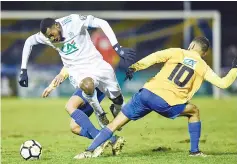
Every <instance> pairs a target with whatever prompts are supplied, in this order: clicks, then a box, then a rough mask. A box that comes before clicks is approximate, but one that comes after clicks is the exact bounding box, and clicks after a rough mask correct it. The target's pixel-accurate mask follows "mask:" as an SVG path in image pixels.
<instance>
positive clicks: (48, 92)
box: [41, 86, 54, 98]
mask: <svg viewBox="0 0 237 164" xmlns="http://www.w3.org/2000/svg"><path fill="white" fill-rule="evenodd" d="M53 90H54V88H52V87H50V86H49V87H47V88H45V90H44V92H43V93H42V95H41V96H42V97H43V98H45V97H48V96H49V95H50V93H51V92H52V91H53Z"/></svg>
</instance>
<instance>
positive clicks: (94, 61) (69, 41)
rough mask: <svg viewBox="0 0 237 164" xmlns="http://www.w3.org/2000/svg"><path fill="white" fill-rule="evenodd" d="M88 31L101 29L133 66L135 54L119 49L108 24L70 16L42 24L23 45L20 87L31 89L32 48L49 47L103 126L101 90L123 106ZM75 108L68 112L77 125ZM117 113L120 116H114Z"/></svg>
mask: <svg viewBox="0 0 237 164" xmlns="http://www.w3.org/2000/svg"><path fill="white" fill-rule="evenodd" d="M88 27H93V28H101V29H102V30H103V32H104V33H105V35H106V36H107V37H108V39H109V40H110V42H111V45H112V46H113V47H114V49H115V51H116V52H117V53H118V55H119V56H120V58H121V60H123V61H124V62H125V63H126V64H127V65H128V66H129V65H130V64H132V62H133V60H134V57H135V51H134V50H132V49H129V48H123V47H121V46H120V45H119V43H118V41H117V39H116V36H115V34H114V32H113V30H112V29H111V27H110V25H109V24H108V23H107V21H105V20H102V19H99V18H96V17H93V16H91V15H88V16H83V15H78V14H71V15H69V16H66V17H63V18H59V19H56V20H54V19H52V18H45V19H43V20H42V21H41V24H40V32H39V33H37V34H34V35H32V36H30V37H29V38H28V39H27V40H26V42H25V45H24V48H23V55H22V65H21V75H20V80H19V84H20V85H21V86H22V87H28V76H27V62H28V58H29V55H30V53H31V49H32V46H33V45H36V44H46V45H49V46H51V47H52V48H54V49H55V50H57V51H58V52H59V54H60V56H61V59H62V62H63V65H64V67H63V69H66V70H67V72H68V73H69V79H70V82H71V84H72V85H73V86H74V87H75V88H80V89H81V90H82V95H83V97H84V98H85V99H86V100H87V101H88V102H89V104H90V105H91V106H92V108H93V109H94V110H95V112H96V114H97V115H98V116H99V118H100V121H101V123H102V124H103V125H106V124H107V123H108V122H106V121H104V120H106V119H105V112H104V110H103V109H102V108H101V106H100V104H99V102H98V100H97V91H96V89H95V88H98V89H99V90H100V91H101V92H103V93H105V94H106V96H108V97H109V98H110V99H111V101H112V102H113V104H114V106H115V108H116V110H119V111H120V110H121V106H122V105H123V103H124V100H123V96H122V94H121V89H120V87H119V84H118V82H117V79H116V76H115V73H114V70H113V68H112V67H111V66H110V64H108V63H107V62H105V61H104V60H103V57H102V55H101V54H100V53H99V52H98V51H97V50H96V48H95V47H94V45H93V43H92V41H91V39H90V35H89V33H88V31H87V29H88ZM77 111H78V110H76V109H75V108H68V109H67V112H68V113H69V114H70V116H71V117H72V118H73V119H74V120H75V121H76V120H77V119H79V117H80V114H79V113H76V112H77ZM115 113H118V112H115Z"/></svg>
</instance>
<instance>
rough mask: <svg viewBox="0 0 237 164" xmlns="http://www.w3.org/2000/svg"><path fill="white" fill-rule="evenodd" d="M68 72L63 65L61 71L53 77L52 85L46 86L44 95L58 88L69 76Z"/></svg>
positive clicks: (46, 95)
mask: <svg viewBox="0 0 237 164" xmlns="http://www.w3.org/2000/svg"><path fill="white" fill-rule="evenodd" d="M68 75H69V74H68V72H67V69H66V68H65V67H63V68H62V69H61V71H60V73H59V74H58V75H57V76H56V77H55V78H54V79H53V81H52V82H51V83H50V85H49V86H48V87H47V88H45V90H44V91H43V93H42V97H43V98H45V97H48V96H49V95H50V93H51V92H52V91H53V90H54V89H56V88H57V87H58V86H59V85H60V84H61V83H62V82H63V81H64V80H66V79H67V78H68Z"/></svg>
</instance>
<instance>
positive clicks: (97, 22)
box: [84, 15, 118, 46]
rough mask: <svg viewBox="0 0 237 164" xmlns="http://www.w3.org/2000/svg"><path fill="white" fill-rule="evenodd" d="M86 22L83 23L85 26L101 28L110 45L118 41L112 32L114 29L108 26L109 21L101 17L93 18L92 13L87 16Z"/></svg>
mask: <svg viewBox="0 0 237 164" xmlns="http://www.w3.org/2000/svg"><path fill="white" fill-rule="evenodd" d="M87 20H88V22H87V23H85V24H84V25H85V26H87V27H95V28H101V29H102V30H103V32H104V33H105V35H106V36H107V38H108V39H109V41H110V43H111V45H112V46H114V45H115V44H117V43H118V40H117V38H116V36H115V34H114V31H113V30H112V28H111V27H110V25H109V23H108V22H107V21H105V20H103V19H99V18H95V17H93V16H92V15H88V16H87Z"/></svg>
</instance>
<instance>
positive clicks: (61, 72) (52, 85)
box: [49, 67, 69, 89]
mask: <svg viewBox="0 0 237 164" xmlns="http://www.w3.org/2000/svg"><path fill="white" fill-rule="evenodd" d="M59 74H60V75H62V76H63V77H64V80H65V79H66V78H68V76H69V74H68V71H67V69H66V68H65V67H63V68H62V69H61V71H60V73H59ZM49 87H51V88H52V89H55V88H56V86H55V85H54V80H53V81H52V82H51V83H50V85H49Z"/></svg>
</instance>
